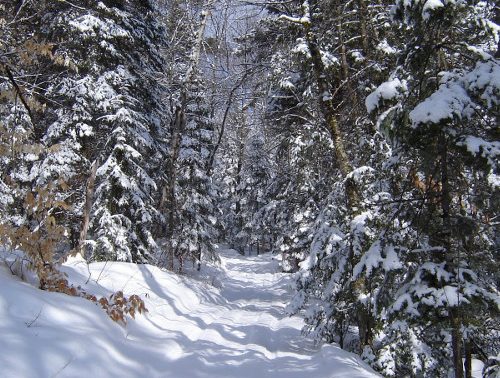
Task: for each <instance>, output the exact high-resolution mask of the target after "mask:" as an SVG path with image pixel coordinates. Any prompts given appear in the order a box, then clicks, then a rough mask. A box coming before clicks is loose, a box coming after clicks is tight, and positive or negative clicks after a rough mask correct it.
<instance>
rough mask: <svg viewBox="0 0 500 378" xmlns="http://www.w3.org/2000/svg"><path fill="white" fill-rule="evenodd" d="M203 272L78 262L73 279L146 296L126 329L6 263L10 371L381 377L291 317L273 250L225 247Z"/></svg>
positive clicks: (3, 325) (93, 288)
mask: <svg viewBox="0 0 500 378" xmlns="http://www.w3.org/2000/svg"><path fill="white" fill-rule="evenodd" d="M221 254H222V263H221V266H219V267H216V266H209V267H206V268H205V269H204V271H203V272H202V274H199V275H197V276H195V277H188V276H181V275H176V274H173V273H170V272H165V271H162V270H161V269H159V268H156V267H153V266H150V265H135V264H128V263H118V262H112V263H111V262H108V263H94V264H91V265H90V266H89V265H87V264H86V263H85V262H84V261H81V260H72V261H69V262H68V263H66V264H65V266H64V267H63V270H64V272H66V273H67V274H68V277H69V281H70V282H71V283H73V284H75V285H81V286H82V287H83V288H84V289H85V290H87V291H88V292H91V293H94V294H96V295H109V294H111V293H112V292H114V291H118V290H122V291H123V292H124V293H125V295H131V294H139V295H140V296H141V297H142V298H143V299H144V301H145V303H146V307H147V308H148V310H149V313H148V314H146V315H144V316H142V315H139V316H137V317H136V319H135V320H129V321H128V324H127V326H126V327H122V326H120V325H119V324H117V323H114V322H113V321H111V320H110V319H109V318H108V317H107V316H106V315H105V313H104V312H103V311H102V310H101V309H100V308H99V307H97V306H96V305H95V304H93V303H91V302H89V301H86V300H84V299H81V298H75V297H69V296H66V295H63V294H58V293H49V292H44V291H40V290H38V289H36V288H35V287H33V286H31V285H30V284H28V283H25V282H22V281H20V280H19V279H17V278H16V277H15V276H12V274H11V272H10V271H9V269H8V268H7V266H6V265H5V264H4V265H1V266H0V332H1V334H2V342H1V343H0V366H1V367H2V377H25V378H30V377H55V376H57V377H88V376H91V377H92V376H95V377H176V378H182V377H200V378H201V377H236V376H237V377H287V378H293V377H304V376H306V375H307V376H308V377H350V378H352V377H376V376H378V375H377V374H376V373H374V372H373V371H372V370H371V369H370V368H368V367H367V366H366V365H365V364H363V363H362V362H361V360H360V358H359V357H357V356H355V355H353V354H350V353H348V352H345V351H343V350H341V349H340V348H338V347H336V346H334V345H323V346H314V345H313V344H312V342H311V341H310V340H308V339H305V338H304V337H303V336H302V335H301V334H300V330H301V328H302V326H303V323H302V320H301V319H299V318H297V317H291V318H288V317H284V315H283V313H284V308H285V305H286V302H287V301H288V300H289V298H290V295H291V293H290V292H289V290H290V289H289V288H290V279H291V276H290V275H286V274H282V273H277V271H278V266H277V262H276V261H275V260H273V258H272V256H271V255H264V256H257V257H243V256H240V255H239V254H238V253H236V252H235V251H232V250H224V251H222V252H221Z"/></svg>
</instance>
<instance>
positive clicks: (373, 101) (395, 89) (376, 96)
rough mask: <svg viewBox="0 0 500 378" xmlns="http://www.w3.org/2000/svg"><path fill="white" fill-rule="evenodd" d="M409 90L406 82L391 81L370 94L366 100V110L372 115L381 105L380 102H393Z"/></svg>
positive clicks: (396, 79)
mask: <svg viewBox="0 0 500 378" xmlns="http://www.w3.org/2000/svg"><path fill="white" fill-rule="evenodd" d="M407 90H408V88H407V83H406V80H403V81H401V80H399V79H398V78H395V79H392V80H389V81H387V82H385V83H382V84H380V85H379V86H378V88H377V89H375V91H373V92H372V93H370V94H369V95H368V96H367V97H366V100H365V105H366V109H367V110H368V113H371V112H372V111H374V110H375V109H376V108H378V107H379V105H380V100H392V99H395V98H399V97H400V95H401V93H402V92H406V91H407Z"/></svg>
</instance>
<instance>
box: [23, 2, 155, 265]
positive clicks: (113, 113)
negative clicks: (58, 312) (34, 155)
mask: <svg viewBox="0 0 500 378" xmlns="http://www.w3.org/2000/svg"><path fill="white" fill-rule="evenodd" d="M19 11H20V12H21V14H20V15H19V16H23V17H20V18H19V19H20V20H29V24H30V27H31V30H35V33H34V34H33V37H32V39H36V40H37V41H40V43H42V44H43V45H48V46H50V47H51V48H50V49H49V50H48V51H47V52H46V59H45V60H43V61H41V62H38V63H37V65H36V66H35V67H33V66H31V67H30V66H29V64H28V65H27V70H29V71H33V68H36V69H37V70H38V71H39V72H40V76H39V78H40V80H39V82H37V86H36V91H35V93H36V98H37V100H38V102H39V103H40V104H41V105H42V106H40V107H39V109H36V110H37V111H36V112H34V117H32V118H34V119H35V120H34V122H33V135H34V137H35V139H36V140H38V141H39V142H40V143H42V144H43V145H44V146H45V147H46V150H45V152H44V154H43V155H42V156H40V158H39V159H36V161H34V162H33V163H32V165H31V167H30V173H29V175H30V176H29V177H30V181H31V182H32V185H37V186H41V185H46V184H49V183H53V182H56V183H57V182H60V181H61V180H62V181H63V182H64V183H65V185H67V186H68V191H67V193H65V194H61V195H62V196H65V197H67V198H65V200H66V201H67V202H68V205H70V206H71V207H70V209H69V210H66V211H61V212H59V213H58V214H57V217H58V219H61V221H62V222H63V223H64V224H65V225H67V226H68V227H69V228H70V230H71V233H70V235H71V239H70V242H71V243H70V244H71V245H70V246H69V247H76V246H77V244H78V243H79V235H80V231H81V227H82V216H83V213H82V212H83V209H82V208H83V204H84V203H85V194H84V193H85V186H86V181H87V179H88V177H89V175H90V171H91V166H92V164H93V162H97V164H99V170H98V174H97V176H98V177H97V189H96V193H95V202H94V206H93V214H92V218H91V231H90V233H89V234H88V238H89V239H91V240H93V241H94V243H92V242H91V243H90V245H91V246H92V247H93V248H92V258H94V259H119V260H123V261H146V260H147V259H148V256H149V251H150V250H151V249H154V247H155V242H154V238H153V235H152V223H153V219H154V218H155V217H157V213H156V210H155V207H156V203H155V202H156V201H157V198H155V197H156V192H155V190H156V183H155V175H154V172H155V164H157V163H158V162H159V161H161V159H160V157H161V155H162V154H163V153H164V152H163V146H162V143H163V142H162V139H161V138H162V137H163V135H164V130H163V129H162V122H161V117H160V113H161V112H162V111H163V109H162V104H161V101H160V94H161V91H162V89H161V88H160V87H159V85H158V81H157V80H156V75H157V72H159V71H160V70H161V67H162V64H161V63H162V61H161V58H160V56H159V54H158V48H159V47H161V46H162V44H163V40H162V32H161V30H160V28H159V26H158V24H157V23H156V22H155V21H154V18H153V17H152V12H153V8H152V5H151V4H150V3H149V2H127V3H125V2H106V1H104V2H98V3H96V2H92V1H84V2H81V3H80V4H79V6H74V4H70V3H66V2H38V3H36V4H34V3H32V2H29V3H26V4H23V6H22V7H21V8H20V9H19ZM42 78H43V80H42ZM145 157H147V158H148V160H146V159H145Z"/></svg>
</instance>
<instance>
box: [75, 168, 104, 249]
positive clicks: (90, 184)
mask: <svg viewBox="0 0 500 378" xmlns="http://www.w3.org/2000/svg"><path fill="white" fill-rule="evenodd" d="M98 165H99V164H98V161H97V160H95V161H94V163H93V164H92V167H91V168H90V176H89V178H88V180H87V187H86V189H85V205H84V207H83V219H82V229H81V231H80V238H79V239H78V246H77V247H76V248H75V252H74V253H73V254H72V255H73V256H75V255H77V254H80V255H81V256H82V258H84V257H85V251H84V245H85V240H87V233H88V231H89V224H90V212H91V210H92V204H93V203H94V201H93V199H94V188H95V179H96V176H97V166H98Z"/></svg>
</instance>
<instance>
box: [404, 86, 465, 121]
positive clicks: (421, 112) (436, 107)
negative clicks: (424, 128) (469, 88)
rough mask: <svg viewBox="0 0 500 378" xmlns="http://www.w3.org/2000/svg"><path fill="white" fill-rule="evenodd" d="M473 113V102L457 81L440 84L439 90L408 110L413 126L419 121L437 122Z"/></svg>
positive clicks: (460, 117)
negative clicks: (449, 83)
mask: <svg viewBox="0 0 500 378" xmlns="http://www.w3.org/2000/svg"><path fill="white" fill-rule="evenodd" d="M473 113H474V104H473V103H472V101H471V99H470V98H469V95H468V94H467V92H466V91H465V89H464V88H463V87H462V86H461V85H460V84H457V83H452V84H451V85H441V87H440V88H439V90H437V91H436V92H434V93H433V94H432V95H431V96H430V97H429V98H427V99H425V100H424V101H423V102H421V103H420V104H418V105H417V106H416V107H415V109H413V110H412V111H411V112H410V120H411V121H412V123H413V127H416V126H418V125H419V124H421V123H439V122H441V121H442V120H447V119H453V118H454V117H457V118H459V119H462V118H468V117H469V116H471V115H472V114H473Z"/></svg>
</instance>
